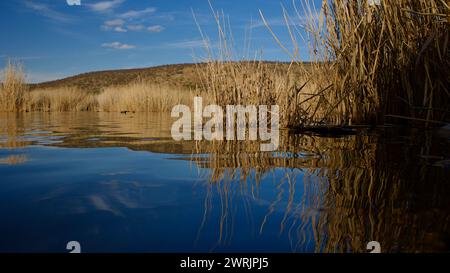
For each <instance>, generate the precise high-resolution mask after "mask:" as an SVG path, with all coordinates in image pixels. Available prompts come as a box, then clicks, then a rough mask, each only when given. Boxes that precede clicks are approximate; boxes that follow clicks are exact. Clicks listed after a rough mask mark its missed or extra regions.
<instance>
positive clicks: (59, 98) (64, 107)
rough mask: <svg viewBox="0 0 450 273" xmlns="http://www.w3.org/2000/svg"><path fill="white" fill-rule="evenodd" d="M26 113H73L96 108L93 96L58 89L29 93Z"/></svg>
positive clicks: (76, 91)
mask: <svg viewBox="0 0 450 273" xmlns="http://www.w3.org/2000/svg"><path fill="white" fill-rule="evenodd" d="M26 104H27V107H26V109H27V110H28V111H43V112H75V111H94V110H96V109H97V108H98V102H97V99H96V97H95V95H93V94H90V93H87V92H85V91H82V90H79V89H77V88H70V87H65V88H58V89H43V90H36V91H31V92H30V93H29V96H28V100H27V102H26Z"/></svg>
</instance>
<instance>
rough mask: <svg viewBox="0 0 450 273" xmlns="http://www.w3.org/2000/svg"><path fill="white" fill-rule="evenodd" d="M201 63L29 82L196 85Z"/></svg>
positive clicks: (93, 87) (98, 86)
mask: <svg viewBox="0 0 450 273" xmlns="http://www.w3.org/2000/svg"><path fill="white" fill-rule="evenodd" d="M267 63H268V64H270V65H273V66H274V67H275V66H277V67H279V68H281V69H286V68H287V64H286V63H277V62H267ZM203 65H204V64H197V65H196V64H174V65H163V66H156V67H150V68H137V69H123V70H110V71H98V72H89V73H83V74H80V75H76V76H72V77H68V78H64V79H60V80H56V81H49V82H44V83H38V84H30V88H31V90H33V89H41V88H58V87H77V88H80V89H83V90H86V91H90V92H99V91H101V90H102V89H104V88H105V87H108V86H115V85H126V84H129V83H132V82H134V81H136V80H139V79H144V80H149V81H150V82H153V83H155V84H165V85H170V86H174V87H181V88H195V87H196V86H198V85H199V84H200V79H199V76H198V74H197V72H196V69H197V68H196V66H199V67H200V68H201V67H202V66H203Z"/></svg>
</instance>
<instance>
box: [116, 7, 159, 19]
mask: <svg viewBox="0 0 450 273" xmlns="http://www.w3.org/2000/svg"><path fill="white" fill-rule="evenodd" d="M155 12H156V8H146V9H143V10H130V11H127V12H125V13H122V14H121V15H119V17H120V18H125V19H131V18H140V17H143V16H145V15H149V14H153V13H155Z"/></svg>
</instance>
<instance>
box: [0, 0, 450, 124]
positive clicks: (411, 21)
mask: <svg viewBox="0 0 450 273" xmlns="http://www.w3.org/2000/svg"><path fill="white" fill-rule="evenodd" d="M375 2H376V1H375ZM375 2H374V1H339V0H324V1H323V2H322V6H321V7H315V6H314V5H313V4H312V2H308V1H306V2H301V7H297V6H295V2H294V3H293V8H292V9H290V10H293V11H294V12H293V13H294V14H289V13H288V12H287V10H286V9H284V8H283V11H282V12H283V17H284V19H285V25H286V30H287V32H288V33H289V37H290V38H291V40H290V41H289V42H288V43H287V44H285V43H284V42H282V41H281V39H280V38H279V37H278V36H277V33H276V31H274V30H273V29H272V28H271V26H270V24H269V23H268V21H266V19H265V17H264V14H263V12H260V13H261V18H262V20H263V22H264V23H265V25H266V28H267V29H268V31H269V32H270V33H271V34H272V35H273V37H274V40H275V42H276V43H278V45H279V46H280V48H281V49H283V50H284V51H285V52H286V54H288V56H290V57H291V62H290V63H271V62H264V61H260V60H256V59H254V60H248V59H245V58H243V59H239V58H236V57H235V56H237V54H236V53H235V52H239V50H236V49H235V48H234V46H233V45H232V41H233V37H232V35H231V33H232V31H231V29H229V27H228V26H229V24H228V23H227V19H226V18H225V16H223V13H219V12H216V11H214V9H213V8H211V10H212V12H213V14H214V18H215V20H216V23H217V28H218V33H219V37H218V40H219V46H217V47H212V46H209V45H211V42H210V41H211V39H210V38H209V37H208V36H207V35H206V34H205V33H203V31H202V30H201V27H199V30H200V33H201V35H202V37H203V40H204V41H205V52H206V58H205V59H203V60H201V61H200V62H199V63H198V64H193V65H188V66H184V67H182V66H181V67H180V65H178V66H177V65H174V66H173V67H174V68H176V69H174V71H172V72H170V71H169V70H170V67H171V66H164V67H160V70H157V68H154V69H155V71H164V69H166V71H165V74H164V73H163V74H161V75H166V77H168V78H170V79H171V81H168V80H167V79H164V77H159V78H158V77H157V76H154V77H153V78H152V77H143V76H142V75H141V73H140V72H141V70H138V69H137V70H131V71H129V73H128V76H124V75H127V73H126V72H123V73H122V74H120V73H121V72H117V73H116V74H115V75H116V76H117V77H122V78H126V79H125V80H122V83H124V84H121V82H117V81H114V79H112V78H111V77H112V76H111V75H112V74H114V73H113V72H109V74H108V72H96V73H92V75H93V76H92V77H95V76H96V75H97V76H98V77H102V73H103V74H104V75H103V79H101V80H103V81H106V82H108V81H111V83H108V84H104V83H103V86H102V87H98V86H94V85H95V81H85V82H84V83H83V84H80V82H78V83H77V77H71V78H68V79H67V81H68V82H70V81H72V83H74V82H75V84H71V85H66V86H64V85H63V82H64V80H62V81H56V82H55V86H56V87H54V86H53V87H52V86H51V84H47V86H46V84H45V83H43V84H37V85H28V84H26V83H25V74H24V70H23V68H22V67H21V66H20V65H17V64H12V63H9V64H8V66H7V68H6V69H5V72H4V79H3V82H2V84H1V86H0V111H5V112H27V111H28V112H32V111H52V112H64V111H105V112H168V111H170V109H171V108H172V107H173V106H174V105H177V104H185V105H191V104H192V100H193V97H194V96H202V97H203V98H206V100H207V101H209V102H211V103H216V104H218V105H219V106H225V105H228V104H232V105H274V104H277V105H279V106H280V109H281V112H280V122H281V124H280V125H281V127H285V128H303V127H306V126H350V127H351V126H355V125H372V126H373V125H383V124H387V123H390V124H401V125H413V126H420V127H434V126H439V125H444V124H445V123H449V122H450V113H449V112H450V109H449V105H450V90H449V89H448V87H449V86H450V56H449V55H450V53H449V52H450V50H449V31H450V28H449V26H450V19H449V18H450V17H449V14H450V5H449V2H448V1H444V0H417V1H406V0H399V1H383V0H382V1H381V2H380V3H381V4H375ZM305 14H306V15H305ZM300 22H301V25H300ZM304 45H308V46H309V50H310V54H309V57H308V58H309V62H308V63H306V62H304V60H303V58H302V56H300V50H299V48H300V47H302V46H304ZM305 59H306V58H305ZM180 70H181V71H184V72H185V71H186V70H189V72H188V73H190V74H189V75H190V76H187V77H186V75H185V74H184V72H183V73H180ZM133 73H134V74H133ZM119 74H120V75H119ZM130 75H132V76H130ZM81 76H82V75H80V76H78V79H79V78H80V77H81ZM57 82H60V84H59V85H58V84H56V83H57ZM174 83H175V84H174Z"/></svg>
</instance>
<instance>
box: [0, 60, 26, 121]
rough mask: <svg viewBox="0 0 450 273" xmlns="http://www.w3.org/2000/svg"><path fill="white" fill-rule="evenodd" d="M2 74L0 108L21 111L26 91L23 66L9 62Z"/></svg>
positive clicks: (7, 110) (8, 110)
mask: <svg viewBox="0 0 450 273" xmlns="http://www.w3.org/2000/svg"><path fill="white" fill-rule="evenodd" d="M3 74H4V76H3V80H2V83H1V85H0V109H2V110H4V111H6V112H17V111H23V105H24V102H25V100H26V96H27V91H28V89H27V87H26V85H25V73H24V71H23V67H22V66H21V65H18V64H13V63H11V62H9V63H8V65H7V66H6V68H5V69H4V71H3Z"/></svg>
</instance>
